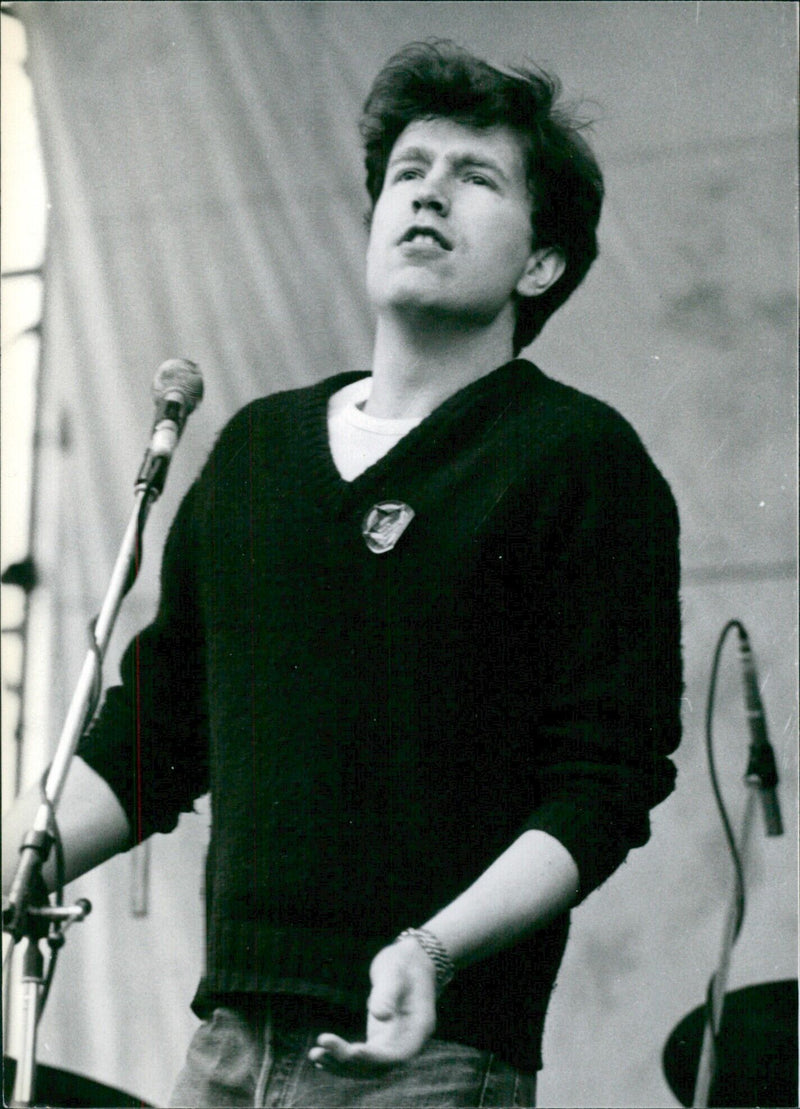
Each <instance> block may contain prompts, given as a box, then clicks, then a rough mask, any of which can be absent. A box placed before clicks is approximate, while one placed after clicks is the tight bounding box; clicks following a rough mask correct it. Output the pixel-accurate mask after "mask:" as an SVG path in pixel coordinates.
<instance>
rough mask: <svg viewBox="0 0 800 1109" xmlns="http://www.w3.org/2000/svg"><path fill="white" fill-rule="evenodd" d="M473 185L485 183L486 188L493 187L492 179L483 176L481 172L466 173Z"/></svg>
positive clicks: (467, 179) (466, 178)
mask: <svg viewBox="0 0 800 1109" xmlns="http://www.w3.org/2000/svg"><path fill="white" fill-rule="evenodd" d="M465 180H466V181H469V182H470V183H471V184H473V185H486V187H487V188H489V189H493V188H494V187H495V185H494V181H492V179H491V178H490V177H485V176H484V175H483V174H482V173H468V174H467V175H466V177H465Z"/></svg>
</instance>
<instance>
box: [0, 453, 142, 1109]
mask: <svg viewBox="0 0 800 1109" xmlns="http://www.w3.org/2000/svg"><path fill="white" fill-rule="evenodd" d="M159 477H160V478H161V480H160V481H159V480H158V479H159ZM162 484H163V473H162V474H160V475H159V474H158V473H155V475H153V474H150V475H148V476H147V480H142V479H141V475H140V480H139V481H138V482H137V485H136V504H135V507H134V510H133V513H132V514H131V517H130V520H129V522H128V526H127V529H126V531H125V535H124V538H123V540H122V545H121V548H120V551H119V554H118V556H117V560H116V562H115V564H114V569H113V570H112V573H111V580H110V582H109V585H108V589H107V591H106V595H105V598H104V600H103V604H102V606H101V608H100V612H99V614H98V617H97V620H96V622H95V625H94V631H93V641H92V645H91V647H90V649H89V651H88V652H87V654H86V657H85V659H84V662H83V667H82V669H81V672H80V675H79V677H78V682H77V685H76V688H75V692H74V694H73V697H72V701H71V703H70V707H69V710H68V712H67V717H66V720H65V722H64V727H63V729H62V731H61V736H60V738H59V741H58V746H57V747H56V752H55V755H54V757H53V761H52V763H51V765H50V770H49V772H48V774H47V780H46V782H45V784H44V787H43V789H44V799H43V800H42V804H41V805H40V806H39V809H38V811H37V813H36V817H35V819H34V823H33V827H32V828H31V830H30V831H29V832H28V833H27V835H26V836H25V838H24V840H23V843H22V847H21V848H20V855H21V858H20V862H19V865H18V867H17V872H16V874H15V876H14V881H13V883H12V886H11V890H10V892H9V895H8V900H7V902H6V903H5V904H4V906H3V930H4V931H6V932H9V933H10V934H11V937H12V940H13V942H14V943H15V944H16V943H17V942H18V941H19V940H21V939H26V940H27V949H26V958H25V966H24V970H23V1010H24V1013H25V1027H24V1030H23V1031H24V1036H23V1044H22V1049H21V1051H20V1059H19V1063H18V1066H17V1074H16V1080H15V1084H14V1098H13V1101H12V1104H13V1105H15V1106H30V1105H32V1104H33V1096H34V1085H35V1077H36V1037H37V1030H38V1021H39V1017H40V1016H41V1012H40V1010H41V1005H42V995H43V986H44V982H43V975H42V969H43V961H42V956H41V951H40V950H39V946H38V944H39V941H40V939H42V937H43V934H44V933H43V931H42V922H43V921H44V920H50V921H52V922H55V923H56V926H58V925H57V922H58V921H59V920H66V921H67V922H71V921H73V920H75V921H77V920H82V919H83V918H84V917H85V916H86V915H87V913H88V912H89V911H90V909H91V906H90V905H89V903H88V902H86V901H84V902H83V903H79V904H78V905H77V906H75V907H74V908H69V909H63V908H59V907H53V908H48V907H46V906H45V907H41V891H42V890H43V889H44V882H43V879H42V867H43V866H44V864H45V862H46V861H47V858H48V855H49V853H50V849H51V847H52V845H53V843H54V840H55V837H54V835H53V832H52V831H51V827H52V822H53V811H54V810H55V809H56V808H57V806H58V803H59V800H60V798H61V793H62V791H63V788H64V783H65V782H66V779H67V774H68V772H69V768H70V765H71V763H72V759H73V757H74V755H75V751H76V750H77V747H78V743H79V741H80V738H81V736H82V735H83V732H84V730H85V728H86V725H87V724H88V722H89V721H88V719H87V717H88V716H89V713H90V711H91V709H92V707H93V703H94V701H95V700H96V698H95V693H96V691H97V687H98V685H99V682H100V680H101V666H102V662H103V659H104V658H105V654H106V650H107V648H108V643H109V640H110V638H111V632H112V630H113V627H114V624H115V622H116V619H117V616H118V614H119V610H120V606H121V604H122V601H123V598H124V597H125V594H126V593H127V592H128V590H129V589H130V587H131V585H132V584H133V581H134V580H135V578H136V575H137V573H138V570H139V557H140V542H141V537H142V532H143V530H144V525H145V522H146V520H147V516H148V513H149V511H150V508H151V506H152V504H153V503H154V501H155V500H156V499H157V497H158V495H159V493H160V491H161V485H162ZM45 900H46V897H45ZM62 930H63V929H62ZM57 942H58V943H59V944H60V940H59V941H57Z"/></svg>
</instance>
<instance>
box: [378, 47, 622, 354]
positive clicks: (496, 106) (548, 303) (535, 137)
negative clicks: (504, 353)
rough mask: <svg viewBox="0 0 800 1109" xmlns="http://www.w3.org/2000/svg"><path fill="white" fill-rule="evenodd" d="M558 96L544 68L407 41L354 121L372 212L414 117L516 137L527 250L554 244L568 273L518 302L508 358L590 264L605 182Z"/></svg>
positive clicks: (582, 125) (579, 127) (535, 332)
mask: <svg viewBox="0 0 800 1109" xmlns="http://www.w3.org/2000/svg"><path fill="white" fill-rule="evenodd" d="M560 92H561V85H560V82H559V81H558V79H557V78H555V77H553V76H551V75H549V74H547V73H545V72H544V71H543V70H539V69H536V70H533V69H510V70H508V71H507V72H506V71H503V70H499V69H496V68H495V67H494V66H492V65H489V64H488V62H484V61H481V59H479V58H476V57H475V56H474V55H472V54H470V53H468V52H467V51H466V50H462V49H461V48H460V47H458V46H456V45H455V44H453V43H451V42H448V41H434V42H422V43H411V44H409V45H408V46H406V47H404V48H403V49H402V50H401V51H400V52H399V53H397V54H395V55H393V56H392V57H391V58H390V59H389V61H388V62H387V63H386V65H385V66H384V68H383V69H382V70H381V72H380V73H379V74H378V76H377V77H376V79H375V82H374V84H373V86H372V89H371V90H370V93H369V95H368V97H367V99H366V102H365V104H364V111H363V114H362V116H361V122H360V130H361V137H362V139H363V142H364V150H365V164H366V170H367V192H368V193H369V196H370V200H371V202H372V207H373V208H374V205H375V203H376V201H377V199H378V197H379V195H380V193H381V189H382V188H383V182H384V177H385V175H386V166H387V163H388V161H389V157H390V155H391V152H392V148H393V146H394V144H395V142H396V141H397V139H398V138H399V136H400V134H401V133H402V132H403V131H404V130H405V128H406V127H407V126H408V125H409V124H410V123H412V122H414V121H415V120H419V119H437V118H446V119H451V120H453V121H455V122H456V123H462V124H465V125H467V126H470V127H478V128H489V127H496V126H504V127H508V128H510V129H511V130H512V131H513V132H514V133H515V134H516V135H517V137H518V138H519V139H520V140H521V143H522V148H523V152H524V156H525V164H526V173H527V179H528V188H529V190H530V194H531V225H532V229H533V242H534V245H535V246H536V247H547V246H552V247H558V248H559V250H560V251H561V252H562V254H563V255H564V259H565V262H566V266H565V269H564V273H563V274H562V276H561V277H560V278H559V280H558V281H557V282H556V283H555V284H554V285H553V286H551V288H549V289H548V290H547V291H546V292H545V293H543V294H542V295H541V296H530V297H518V298H517V322H516V327H515V330H514V354H515V355H516V354H518V353H519V351H520V350H521V349H522V348H523V347H525V346H527V345H528V343H530V342H532V340H533V339H534V338H535V337H536V336H537V335H538V334H539V332H540V331H541V329H542V328H543V327H544V324H545V322H546V321H547V320H548V319H549V317H550V316H551V315H552V314H553V312H555V310H556V309H557V308H560V306H561V305H562V304H563V303H564V301H565V300H566V299H567V297H568V296H569V295H570V294H571V293H572V292H573V291H574V290H575V289H576V288H577V287H578V285H580V283H581V281H583V279H584V277H585V276H586V274H587V272H588V270H589V267H590V266H591V264H592V262H593V261H594V260H595V258H596V257H597V224H598V221H599V219H600V209H601V207H602V202H603V176H602V173H601V172H600V167H599V166H598V164H597V160H596V158H595V156H594V154H593V153H592V150H591V148H590V147H589V144H588V143H587V142H586V140H585V139H584V138H583V136H582V135H581V133H580V132H581V130H582V129H583V128H585V127H586V124H585V123H584V122H582V121H580V120H578V119H576V118H574V117H573V116H571V115H570V113H569V112H567V111H566V110H565V109H563V108H562V107H561V106H557V105H556V101H557V100H558V97H559V95H560Z"/></svg>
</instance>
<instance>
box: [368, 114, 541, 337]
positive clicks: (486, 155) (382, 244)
mask: <svg viewBox="0 0 800 1109" xmlns="http://www.w3.org/2000/svg"><path fill="white" fill-rule="evenodd" d="M532 253H533V248H532V230H531V197H530V193H529V191H528V187H527V182H526V176H525V167H524V162H523V156H522V149H521V146H520V142H519V140H518V139H517V137H516V136H515V135H514V133H513V132H512V131H510V130H509V129H507V128H505V127H495V128H492V129H489V130H480V129H476V128H473V127H467V126H464V125H462V124H459V123H455V122H453V121H451V120H448V119H431V120H419V121H417V122H415V123H411V124H409V126H408V127H407V128H406V129H405V130H404V131H403V132H402V134H401V135H400V137H399V138H398V139H397V141H396V143H395V145H394V148H393V149H392V153H391V157H390V158H389V163H388V166H387V170H386V179H385V181H384V185H383V189H382V190H381V194H380V196H379V197H378V201H377V203H376V205H375V211H374V213H373V218H372V225H371V229H370V238H369V246H368V249H367V290H368V292H369V295H370V298H371V300H372V302H373V304H374V305H375V306H376V308H377V309H378V311H379V312H380V311H381V310H382V309H383V310H387V309H388V310H396V309H399V310H410V311H412V312H415V313H419V312H420V311H422V312H424V313H426V314H429V315H431V316H434V315H439V316H440V317H442V318H449V319H462V320H463V321H464V323H465V326H466V325H469V326H475V325H476V324H478V325H480V324H487V323H489V322H491V321H493V320H494V319H495V318H496V317H497V316H498V314H499V313H501V312H506V313H507V314H508V316H509V320H510V321H511V324H512V327H513V320H514V316H515V309H514V305H513V301H512V296H513V293H514V292H515V291H517V292H522V293H524V294H526V295H527V293H528V291H529V290H528V288H527V286H526V284H525V275H526V273H527V272H528V271H529V269H530V266H531V258H532Z"/></svg>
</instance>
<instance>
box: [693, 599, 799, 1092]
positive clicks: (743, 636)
mask: <svg viewBox="0 0 800 1109" xmlns="http://www.w3.org/2000/svg"><path fill="white" fill-rule="evenodd" d="M729 627H736V629H737V630H738V633H739V649H740V657H741V660H742V674H743V681H744V690H745V707H746V713H747V718H748V724H749V727H750V734H751V744H750V751H749V760H748V765H747V771H746V773H745V776H744V781H745V784H746V786H747V797H746V801H745V808H744V813H743V815H742V823H741V829H740V833H739V843H738V845H736V851H737V855H738V858H739V869H738V875H737V882H736V884H735V886H734V890H733V893H732V895H731V901H730V905H729V908H728V913H727V916H726V918H725V926H724V928H723V933H722V945H721V948H720V956H719V962H718V964H717V969H716V971H715V973H714V975H713V977H712V979H711V982H710V984H709V992H708V999H707V1003H706V1020H705V1026H704V1029H703V1043H702V1048H701V1050H700V1059H699V1061H698V1064H697V1078H696V1080H695V1087H694V1097H693V1099H692V1105H693V1106H694V1109H707V1106H708V1098H709V1091H710V1089H711V1085H712V1082H713V1081H714V1075H715V1072H716V1044H717V1041H718V1036H719V1030H720V1024H721V1022H722V1011H723V1007H724V1004H725V992H726V988H727V983H728V974H729V971H730V964H731V954H732V951H733V946H734V944H735V942H736V938H737V936H738V934H739V930H740V928H741V924H742V916H743V890H742V888H741V883H742V882H743V880H744V878H743V875H744V874H745V872H746V865H747V859H748V856H749V852H750V845H751V841H752V833H753V823H754V816H753V814H754V810H755V808H756V807H757V806H759V805H760V807H761V808H762V809H763V812H764V824H765V831H766V834H767V835H768V836H779V835H782V834H783V824H782V821H781V814H780V809H779V807H778V801H777V796H776V787H777V784H778V773H777V768H776V765H775V754H774V752H773V750H772V746H771V745H770V743H769V740H768V739H767V733H766V718H765V714H764V708H763V705H762V703H761V697H760V693H759V690H758V683H757V679H756V674H755V669H754V665H753V659H752V654H751V651H750V643H749V640H748V638H747V633H746V632H745V630H744V628H743V627H742V625H741V624H740V623H739V621H738V620H734V621H731V622H730V625H729ZM726 630H727V629H726ZM723 634H724V633H723Z"/></svg>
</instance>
